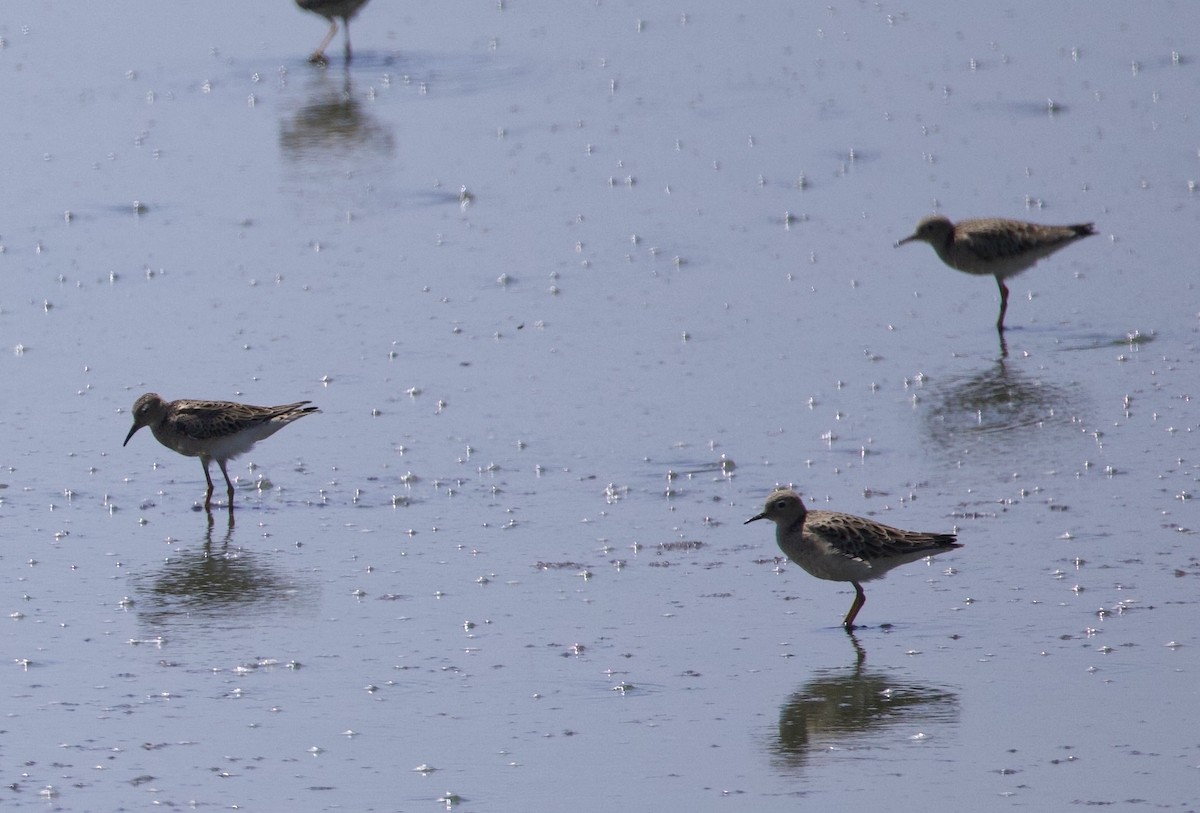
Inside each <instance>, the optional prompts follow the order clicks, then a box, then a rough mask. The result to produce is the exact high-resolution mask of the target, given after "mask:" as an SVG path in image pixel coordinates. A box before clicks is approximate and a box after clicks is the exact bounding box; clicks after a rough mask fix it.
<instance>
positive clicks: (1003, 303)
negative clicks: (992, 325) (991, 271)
mask: <svg viewBox="0 0 1200 813" xmlns="http://www.w3.org/2000/svg"><path fill="white" fill-rule="evenodd" d="M996 284H997V285H999V286H1000V318H999V319H997V320H996V329H997V330H999V331H1000V332H1002V333H1003V332H1004V314H1005V313H1006V312H1007V311H1008V286H1007V285H1005V284H1004V280H1002V279H1000V278H999V277H996Z"/></svg>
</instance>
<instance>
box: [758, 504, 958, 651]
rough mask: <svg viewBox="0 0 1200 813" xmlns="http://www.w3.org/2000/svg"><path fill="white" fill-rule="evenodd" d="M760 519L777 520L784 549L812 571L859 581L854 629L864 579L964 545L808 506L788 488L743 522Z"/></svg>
mask: <svg viewBox="0 0 1200 813" xmlns="http://www.w3.org/2000/svg"><path fill="white" fill-rule="evenodd" d="M759 519H769V520H771V521H772V522H774V523H775V541H776V542H777V543H779V548H780V549H781V550H782V551H783V552H784V553H786V554H787V557H788V558H789V559H791V560H792V561H793V562H795V563H796V564H798V565H800V567H802V568H804V569H805V570H807V571H808V572H809V574H810V575H812V576H816V577H817V578H818V579H828V580H830V581H835V582H850V583H851V584H852V585H854V592H855V596H854V603H853V604H852V605H850V612H848V613H846V617H845V619H843V621H842V625H843V626H844V627H845V628H846V629H847V630H853V629H854V619H855V617H856V616H857V615H858V611H859V610H861V609H862V606H863V605H864V604H866V603H867V596H866V594H865V593H864V592H863V589H862V584H860V582H865V581H871V580H872V579H878V578H882V577H883V576H884V575H885V574H886V573H887V572H888V571H889V570H891V569H892V568H894V567H897V566H898V565H903V564H906V563H908V562H915V561H916V560H918V559H924V558H925V557H926V556H933V555H934V554H938V553H944V552H945V551H948V550H953V549H954V548H961V547H962V545H960V544H959V543H957V542H955V541H954V540H955V536H954V534H934V533H922V532H920V531H902V530H900V529H899V528H892V527H890V526H887V525H882V524H880V523H878V522H874V521H872V520H869V519H864V518H863V517H856V516H854V515H852V514H842V513H838V512H837V511H809V510H807V509H806V508H805V507H804V501H803V500H801V499H800V495H799V494H797V493H796V492H794V491H792V490H790V489H786V488H782V489H778V490H776V491H774V492H772V493H771V496H769V497H767V506H766V508H764V509H763V511H762V513H761V514H756V515H755V516H752V517H750V519H748V520H746V522H745V523H744V524H747V525H748V524H750V523H751V522H754V521H755V520H759Z"/></svg>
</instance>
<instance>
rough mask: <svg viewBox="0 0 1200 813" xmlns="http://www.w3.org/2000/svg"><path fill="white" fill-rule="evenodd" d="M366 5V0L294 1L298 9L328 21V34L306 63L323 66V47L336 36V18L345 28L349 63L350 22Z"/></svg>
mask: <svg viewBox="0 0 1200 813" xmlns="http://www.w3.org/2000/svg"><path fill="white" fill-rule="evenodd" d="M366 4H367V0H296V5H298V6H299V7H300V8H302V9H304V10H305V11H311V12H313V13H314V14H320V15H321V16H322V17H324V18H325V19H326V20H329V33H327V34H326V35H325V39H323V40H321V44H320V45H318V46H317V50H315V51H313V54H312V56H310V57H309V58H308V61H309V62H313V63H315V64H317V65H324V64H325V62H326V60H325V47H326V46H327V45H329V43H330V42H332V41H333V38H334V36H335V35H336V34H337V30H338V25H337V18H338V17H341V18H342V25H344V26H345V27H346V61H347V62H349V61H350V20H351V19H353V17H354V15H355V14H358V11H359V9H361V8H362V7H363V6H365V5H366Z"/></svg>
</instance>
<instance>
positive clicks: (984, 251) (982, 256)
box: [896, 215, 1096, 332]
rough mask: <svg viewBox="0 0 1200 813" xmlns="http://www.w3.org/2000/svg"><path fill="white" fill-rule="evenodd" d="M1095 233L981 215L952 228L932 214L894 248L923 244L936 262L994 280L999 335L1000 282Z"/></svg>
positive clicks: (1004, 305)
mask: <svg viewBox="0 0 1200 813" xmlns="http://www.w3.org/2000/svg"><path fill="white" fill-rule="evenodd" d="M1095 233H1096V229H1095V227H1094V224H1092V223H1077V224H1075V225H1073V226H1043V225H1041V224H1040V223H1026V222H1024V221H1022V220H1006V219H1004V218H1000V217H984V218H978V219H975V220H963V221H960V222H959V223H957V224H956V223H952V222H950V219H949V218H946V217H942V216H941V215H933V216H932V217H927V218H925V219H924V220H922V221H921V222H920V223H918V224H917V230H916V231H914V232H913V233H912V234H910V235H909V236H908V237H905V238H904V239H903V240H901V241H899V242H898V243H896V246H897V247H899V246H902V245H904V244H905V243H911V242H914V241H920V242H923V243H929V245H931V246H933V250H934V251H936V252H937V255H938V257H940V258H941V260H942V262H944V263H945V264H946V265H948V266H950V267H951V268H953V269H956V270H958V271H964V272H966V273H968V274H976V275H979V276H987V275H991V276H993V277H995V278H996V284H997V285H998V286H1000V318H998V319H997V320H996V328H997V329H998V330H1000V331H1001V332H1003V331H1004V314H1005V313H1006V312H1007V311H1008V286H1007V285H1005V284H1004V280H1006V279H1008V278H1009V277H1015V276H1016V275H1017V274H1020V273H1021V272H1022V271H1024V270H1025V269H1027V268H1031V267H1032V266H1033V265H1034V264H1036V263H1037V261H1038V260H1041V259H1044V258H1046V257H1049V256H1050V255H1051V254H1053V253H1054V252H1056V251H1058V250H1059V249H1060V248H1065V247H1066V246H1069V245H1070V244H1071V243H1074V242H1075V241H1076V240H1079V239H1082V238H1084V237H1090V236H1091V235H1093V234H1095Z"/></svg>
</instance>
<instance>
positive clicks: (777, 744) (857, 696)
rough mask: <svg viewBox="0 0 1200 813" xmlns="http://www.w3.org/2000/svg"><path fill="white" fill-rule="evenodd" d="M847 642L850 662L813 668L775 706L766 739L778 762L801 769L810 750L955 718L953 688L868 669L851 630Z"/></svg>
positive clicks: (847, 746)
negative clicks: (775, 721)
mask: <svg viewBox="0 0 1200 813" xmlns="http://www.w3.org/2000/svg"><path fill="white" fill-rule="evenodd" d="M851 641H852V642H853V644H854V648H855V651H856V655H857V657H856V660H855V663H854V665H852V666H846V667H840V668H836V669H819V670H817V671H815V672H814V673H813V675H812V677H810V678H809V679H808V680H807V681H805V682H804V683H803V684H802V685H801V686H800V688H798V689H797V690H796V691H794V692H792V694H790V695H789V696H788V697H787V699H786V700H784V702H783V705H782V706H780V709H779V727H778V730H777V732H776V734H775V736H774V737H773V738H772V740H771V742H770V743H769V746H770V750H771V754H772V756H773V758H774V761H775V763H776V764H777V765H778V766H779V767H781V768H786V769H796V768H803V767H805V766H806V765H807V763H808V761H809V760H810V758H811V757H812V756H813V755H814V754H819V753H823V752H827V751H830V750H831V749H837V750H853V749H855V748H859V747H864V746H866V745H868V743H869V742H870V740H871V739H872V738H878V737H883V736H887V735H889V734H890V733H891V732H892V731H893V730H894V729H896V728H904V729H905V730H906V731H909V730H911V731H914V732H916V731H927V730H928V729H929V728H930V727H932V726H945V725H947V724H950V723H954V722H955V721H956V720H957V719H958V716H959V702H958V695H957V694H956V693H955V692H953V691H951V690H950V689H948V688H945V687H938V686H925V685H921V684H917V683H913V682H912V681H909V680H905V679H904V678H903V677H901V676H900V675H899V674H898V670H893V669H889V670H882V669H871V668H869V667H868V666H866V655H865V653H864V652H863V650H862V647H861V646H859V644H858V640H857V639H856V638H855V637H854V636H853V635H851Z"/></svg>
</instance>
